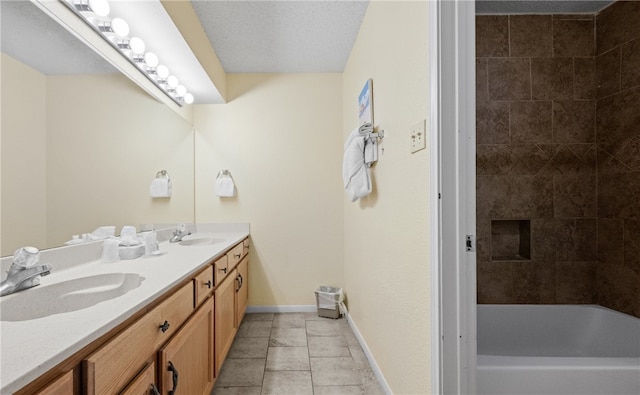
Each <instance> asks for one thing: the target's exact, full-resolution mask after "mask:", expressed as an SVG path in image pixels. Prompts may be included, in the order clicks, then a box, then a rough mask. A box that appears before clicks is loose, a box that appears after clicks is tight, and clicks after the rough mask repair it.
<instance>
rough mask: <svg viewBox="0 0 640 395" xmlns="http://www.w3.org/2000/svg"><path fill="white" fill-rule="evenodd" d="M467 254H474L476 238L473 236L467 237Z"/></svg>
mask: <svg viewBox="0 0 640 395" xmlns="http://www.w3.org/2000/svg"><path fill="white" fill-rule="evenodd" d="M465 244H466V246H467V252H475V251H476V237H475V236H474V235H467V240H466V243H465Z"/></svg>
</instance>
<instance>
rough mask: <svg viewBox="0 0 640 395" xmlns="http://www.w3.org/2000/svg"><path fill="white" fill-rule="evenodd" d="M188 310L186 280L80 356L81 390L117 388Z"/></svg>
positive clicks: (153, 352)
mask: <svg viewBox="0 0 640 395" xmlns="http://www.w3.org/2000/svg"><path fill="white" fill-rule="evenodd" d="M192 312H193V282H190V283H188V284H186V285H185V286H183V287H182V288H180V289H179V290H178V291H176V292H175V293H174V294H173V295H171V296H169V297H168V298H167V299H165V300H164V301H163V302H162V303H161V304H159V305H158V306H156V307H155V308H154V309H153V310H151V311H150V312H148V313H147V314H145V315H144V316H142V317H141V318H140V319H138V320H137V321H136V322H134V323H133V324H131V325H130V326H129V327H127V328H126V329H125V330H123V331H122V332H121V333H119V334H118V335H116V337H114V338H113V339H112V340H110V341H109V342H107V343H106V344H105V345H104V346H102V347H101V348H100V349H98V350H97V351H96V352H94V353H93V354H91V355H89V356H88V357H87V358H85V359H84V360H83V369H84V391H83V394H87V395H94V394H96V395H103V394H113V393H117V392H119V391H121V390H122V389H123V388H124V387H125V386H126V385H127V383H129V382H130V381H131V379H132V378H133V377H134V376H135V375H136V374H137V373H138V372H140V371H141V370H142V368H143V367H144V366H145V364H146V363H147V362H148V361H149V359H150V358H152V357H155V355H156V352H157V350H158V349H159V348H160V346H161V345H162V344H165V343H166V342H167V341H168V340H169V339H170V337H171V336H172V335H173V334H174V333H176V332H177V330H178V328H179V327H180V325H182V323H183V322H184V321H185V320H186V319H187V318H188V317H189V315H191V313H192Z"/></svg>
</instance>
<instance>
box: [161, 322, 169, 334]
mask: <svg viewBox="0 0 640 395" xmlns="http://www.w3.org/2000/svg"><path fill="white" fill-rule="evenodd" d="M160 330H161V331H162V333H165V332H166V331H168V330H169V322H168V321H166V320H165V321H164V322H163V323H162V325H160Z"/></svg>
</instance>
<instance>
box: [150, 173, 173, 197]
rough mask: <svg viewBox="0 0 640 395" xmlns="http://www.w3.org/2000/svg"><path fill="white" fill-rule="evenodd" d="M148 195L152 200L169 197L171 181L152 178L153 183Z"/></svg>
mask: <svg viewBox="0 0 640 395" xmlns="http://www.w3.org/2000/svg"><path fill="white" fill-rule="evenodd" d="M149 194H150V195H151V197H152V198H162V197H171V179H170V178H154V179H153V181H151V187H150V188H149Z"/></svg>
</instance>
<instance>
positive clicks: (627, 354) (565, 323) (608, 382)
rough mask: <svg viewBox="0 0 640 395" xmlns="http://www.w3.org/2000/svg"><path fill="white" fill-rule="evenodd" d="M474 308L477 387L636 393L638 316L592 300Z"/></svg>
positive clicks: (486, 394)
mask: <svg viewBox="0 0 640 395" xmlns="http://www.w3.org/2000/svg"><path fill="white" fill-rule="evenodd" d="M477 312H478V364H477V390H478V391H477V392H478V394H480V395H520V394H522V395H542V394H549V395H551V394H553V395H560V394H562V395H589V394H593V395H596V394H597V395H604V394H606V395H638V394H640V319H638V318H635V317H633V316H630V315H626V314H623V313H619V312H617V311H614V310H610V309H607V308H604V307H601V306H596V305H478V310H477Z"/></svg>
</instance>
